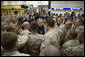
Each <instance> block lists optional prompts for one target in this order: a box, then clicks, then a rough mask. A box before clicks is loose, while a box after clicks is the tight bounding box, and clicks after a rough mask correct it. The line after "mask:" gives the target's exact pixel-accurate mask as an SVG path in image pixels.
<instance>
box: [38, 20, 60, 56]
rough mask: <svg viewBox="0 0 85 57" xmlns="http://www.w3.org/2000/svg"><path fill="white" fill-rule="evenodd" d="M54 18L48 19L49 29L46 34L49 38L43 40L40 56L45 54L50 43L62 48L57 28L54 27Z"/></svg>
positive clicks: (47, 26) (47, 27)
mask: <svg viewBox="0 0 85 57" xmlns="http://www.w3.org/2000/svg"><path fill="white" fill-rule="evenodd" d="M54 24H55V22H54V20H52V19H48V20H47V24H46V29H47V31H48V32H47V33H46V34H45V35H44V36H46V37H47V38H45V40H44V41H43V42H42V44H41V48H40V56H45V52H46V50H45V49H46V48H47V47H48V46H49V45H54V46H55V47H57V48H58V49H59V48H60V44H59V41H60V40H59V36H58V35H57V36H56V34H55V29H54Z"/></svg>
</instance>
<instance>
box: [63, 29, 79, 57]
mask: <svg viewBox="0 0 85 57" xmlns="http://www.w3.org/2000/svg"><path fill="white" fill-rule="evenodd" d="M67 37H68V39H69V41H67V42H65V43H64V44H63V45H62V56H67V54H65V52H67V51H66V50H68V48H69V47H75V46H78V45H79V41H78V40H77V38H76V37H77V32H76V31H75V30H69V31H68V32H67ZM67 53H69V52H67Z"/></svg>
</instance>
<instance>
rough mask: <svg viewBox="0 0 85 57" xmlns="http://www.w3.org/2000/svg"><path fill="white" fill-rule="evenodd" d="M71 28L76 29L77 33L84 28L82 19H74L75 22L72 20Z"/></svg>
mask: <svg viewBox="0 0 85 57" xmlns="http://www.w3.org/2000/svg"><path fill="white" fill-rule="evenodd" d="M72 29H74V30H76V31H77V33H79V31H80V30H82V29H84V26H83V20H82V19H76V20H75V22H74V25H72Z"/></svg>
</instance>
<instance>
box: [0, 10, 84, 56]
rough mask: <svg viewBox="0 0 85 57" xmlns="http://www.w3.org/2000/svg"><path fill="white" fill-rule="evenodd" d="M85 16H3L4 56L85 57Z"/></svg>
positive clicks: (66, 14)
mask: <svg viewBox="0 0 85 57" xmlns="http://www.w3.org/2000/svg"><path fill="white" fill-rule="evenodd" d="M83 23H84V14H82V15H80V14H78V16H76V14H75V12H74V11H73V12H72V14H70V13H68V12H67V13H65V14H64V15H62V14H60V15H58V14H53V15H52V16H44V15H41V16H40V15H39V14H34V13H32V14H29V13H27V14H24V16H21V17H20V16H17V15H2V16H1V55H2V56H84V24H83Z"/></svg>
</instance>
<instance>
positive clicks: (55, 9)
mask: <svg viewBox="0 0 85 57" xmlns="http://www.w3.org/2000/svg"><path fill="white" fill-rule="evenodd" d="M51 9H52V10H82V8H51Z"/></svg>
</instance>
